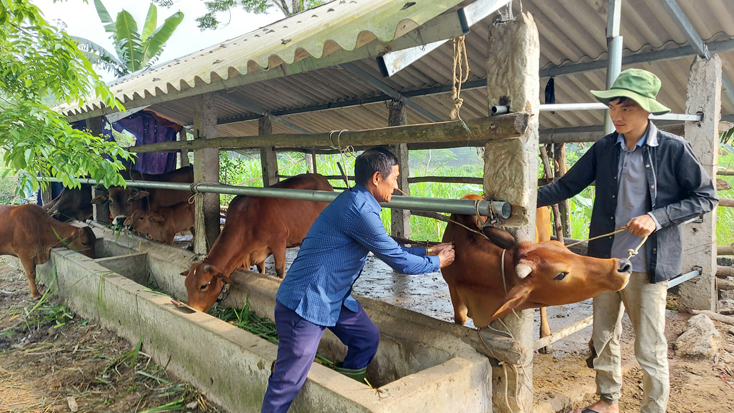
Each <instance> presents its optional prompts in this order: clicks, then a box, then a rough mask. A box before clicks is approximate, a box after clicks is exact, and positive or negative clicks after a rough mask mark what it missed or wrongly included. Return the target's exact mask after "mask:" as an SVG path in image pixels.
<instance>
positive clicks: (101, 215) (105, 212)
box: [44, 116, 110, 225]
mask: <svg viewBox="0 0 734 413" xmlns="http://www.w3.org/2000/svg"><path fill="white" fill-rule="evenodd" d="M87 129H89V132H90V133H91V134H92V135H94V136H99V135H101V134H102V132H103V131H102V117H101V116H98V117H96V118H90V119H87ZM98 195H107V191H105V190H97V186H96V185H92V199H94V198H95V197H97V196H98ZM44 203H45V201H44ZM92 220H93V221H95V222H97V223H99V224H102V225H109V224H110V204H109V203H108V202H104V203H101V204H92Z"/></svg>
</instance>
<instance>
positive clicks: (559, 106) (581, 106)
mask: <svg viewBox="0 0 734 413" xmlns="http://www.w3.org/2000/svg"><path fill="white" fill-rule="evenodd" d="M606 109H609V106H607V105H605V104H603V103H600V102H592V103H552V104H543V105H540V111H541V112H561V111H571V110H606ZM490 112H491V113H492V115H500V114H505V113H509V112H510V107H509V106H492V108H491V110H490ZM650 119H655V120H683V121H688V122H700V121H701V115H698V114H696V115H688V114H685V113H668V114H665V115H650Z"/></svg>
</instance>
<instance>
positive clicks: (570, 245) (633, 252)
mask: <svg viewBox="0 0 734 413" xmlns="http://www.w3.org/2000/svg"><path fill="white" fill-rule="evenodd" d="M624 231H629V229H628V228H627V227H622V228H620V229H618V230H616V231H612V232H608V233H606V234H602V235H598V236H596V237H592V238H589V239H587V240H586V241H593V240H595V239H599V238H604V237H607V236H609V235H614V234H619V233H620V232H624ZM582 242H584V241H583V240H582V241H577V242H574V243H573V244H568V245H566V248H571V247H573V246H575V245H579V244H581V243H582ZM645 242H647V237H644V238H642V241H641V242H640V244H639V245H638V246H637V248H634V249H632V248H630V249H628V250H627V254H628V256H627V259H630V258H632V257H634V256H635V255H637V253H638V252H639V251H640V248H642V246H643V245H645Z"/></svg>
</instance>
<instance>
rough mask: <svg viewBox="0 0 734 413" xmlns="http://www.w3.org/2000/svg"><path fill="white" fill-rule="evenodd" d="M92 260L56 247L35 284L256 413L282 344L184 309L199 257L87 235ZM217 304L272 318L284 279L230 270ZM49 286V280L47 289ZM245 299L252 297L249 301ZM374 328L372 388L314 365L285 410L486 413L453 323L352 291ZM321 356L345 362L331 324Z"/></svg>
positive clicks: (479, 362)
mask: <svg viewBox="0 0 734 413" xmlns="http://www.w3.org/2000/svg"><path fill="white" fill-rule="evenodd" d="M94 231H95V233H96V235H97V237H98V241H97V245H96V249H97V256H98V257H100V258H98V259H96V260H92V259H89V258H87V257H85V256H83V255H81V254H78V253H74V252H70V251H69V250H67V249H54V250H53V251H52V254H51V260H50V261H49V262H48V263H47V264H45V265H42V266H38V269H37V272H38V274H39V279H40V280H39V281H41V282H42V283H43V284H45V285H46V286H47V287H48V286H49V285H51V283H54V286H58V288H59V292H58V294H60V295H61V296H62V297H63V298H65V299H66V300H67V302H68V304H69V306H70V307H71V308H73V309H74V310H75V311H76V312H77V313H79V314H81V315H82V316H84V317H87V318H92V319H95V320H98V321H99V323H100V324H101V325H102V326H103V327H106V328H108V329H110V330H112V331H115V332H116V333H117V334H118V335H120V336H121V337H124V338H126V339H127V340H129V341H130V342H131V343H137V342H138V340H141V338H142V343H143V351H145V352H146V353H148V354H150V355H151V356H152V357H153V359H154V360H155V361H156V362H157V363H159V364H160V365H164V366H167V368H168V370H169V371H170V372H171V373H173V374H174V375H176V376H177V377H179V378H181V379H183V380H186V381H189V382H191V383H192V384H194V385H195V386H196V387H197V388H199V389H200V390H202V391H205V392H206V393H207V394H208V396H209V397H211V399H212V400H214V401H215V402H217V403H219V404H221V405H222V406H224V407H225V408H227V409H228V410H230V411H232V412H258V411H260V406H261V403H262V399H263V395H264V394H265V389H266V387H267V380H268V376H269V375H270V369H271V364H272V363H273V361H274V360H275V358H276V354H277V346H276V345H275V344H272V343H270V342H269V341H267V340H264V339H261V338H259V337H257V336H255V335H253V334H251V333H248V332H246V331H244V330H241V329H239V328H237V327H235V326H233V325H231V324H229V323H227V322H224V321H221V320H219V319H217V318H215V317H213V316H210V315H209V314H205V313H202V312H199V311H193V310H189V309H179V308H177V307H175V306H174V305H173V304H172V303H171V298H170V297H169V296H167V295H163V294H161V293H159V292H156V291H154V290H152V289H151V287H155V289H156V290H162V291H165V292H166V293H167V294H170V295H173V296H175V297H179V298H181V299H184V300H185V299H186V289H185V287H184V277H183V276H181V275H180V273H181V272H182V271H184V270H186V269H188V267H189V266H190V263H191V262H192V261H193V260H194V259H195V258H196V257H195V256H194V254H192V253H190V252H188V251H185V250H182V249H178V248H173V247H169V246H167V245H162V244H158V243H154V242H150V241H147V240H145V239H142V238H139V237H135V236H132V235H126V234H123V235H121V236H118V235H119V234H115V233H113V232H112V231H109V230H105V229H99V228H97V229H95V230H94ZM231 278H232V279H233V281H234V286H233V288H231V291H230V294H229V296H228V297H227V299H226V300H225V301H224V303H223V304H224V305H226V306H230V307H239V308H242V306H243V305H244V303H245V301H246V300H248V301H249V308H250V310H251V311H254V312H255V313H256V314H257V315H258V316H260V317H267V318H269V319H271V320H272V318H273V309H274V307H275V294H276V292H277V289H278V286H279V284H280V281H279V280H278V279H277V278H275V277H273V276H264V275H261V274H258V273H254V272H250V271H242V270H238V271H236V272H235V273H234V274H233V276H232V277H231ZM52 288H54V289H55V287H52ZM248 297H249V298H248ZM359 300H360V302H361V303H362V305H363V306H364V308H365V310H366V311H367V313H368V314H369V315H370V317H371V318H372V320H373V321H374V322H375V324H376V325H377V326H378V328H379V329H380V332H381V337H380V346H379V350H378V353H377V356H376V357H375V360H374V362H373V363H372V364H371V365H370V367H369V369H368V372H367V379H368V380H369V382H370V383H371V385H372V386H373V388H370V387H369V386H367V385H364V384H360V383H358V382H356V381H354V380H352V379H349V378H347V377H346V376H343V375H341V374H339V373H336V372H335V371H333V370H331V369H329V368H328V367H325V366H322V365H320V364H318V363H314V365H313V367H312V368H311V371H310V373H309V375H308V380H307V381H306V384H305V386H304V387H303V390H302V391H301V393H300V395H299V396H298V397H297V398H296V400H295V401H294V403H293V406H292V408H291V410H290V411H292V412H326V411H338V412H346V411H348V412H359V411H364V412H392V411H462V412H467V413H468V412H489V411H491V410H492V399H491V397H492V396H491V394H492V391H491V390H492V389H491V386H492V383H491V366H490V362H489V359H488V358H487V357H486V356H485V355H483V354H480V353H479V352H478V351H477V350H475V347H474V346H472V345H470V344H469V343H467V340H466V338H464V339H462V338H461V337H459V336H457V335H456V328H460V327H458V326H455V325H452V324H450V323H446V322H443V321H439V320H435V319H432V318H430V317H427V316H424V315H422V314H418V313H415V312H412V311H409V310H405V309H402V308H399V307H395V306H392V305H389V304H385V303H381V302H378V301H374V300H371V299H368V298H361V297H360V298H359ZM319 351H320V353H321V354H323V355H324V356H326V357H328V358H329V359H331V360H335V361H339V360H342V359H343V357H344V355H345V354H346V347H345V346H344V345H342V344H341V342H340V341H339V340H338V339H337V338H336V336H334V335H333V334H332V333H331V332H330V331H328V330H327V331H326V334H325V335H324V338H323V339H322V341H321V345H320V347H319Z"/></svg>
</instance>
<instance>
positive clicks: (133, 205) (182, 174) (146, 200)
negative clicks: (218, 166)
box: [92, 166, 194, 225]
mask: <svg viewBox="0 0 734 413" xmlns="http://www.w3.org/2000/svg"><path fill="white" fill-rule="evenodd" d="M136 179H137V178H136ZM138 180H142V181H155V182H179V183H192V182H194V168H192V167H189V166H186V167H183V168H180V169H176V170H175V171H171V172H166V173H162V174H158V175H149V174H142V178H141V179H138ZM190 197H191V193H190V192H188V191H177V190H173V189H155V188H151V189H148V190H147V191H139V190H138V189H137V188H134V187H127V188H122V187H119V186H113V187H110V189H109V193H108V195H107V196H104V195H100V196H98V197H96V198H94V199H93V200H92V203H93V204H101V203H104V202H107V201H109V202H110V215H112V217H113V220H112V222H113V223H114V224H117V225H122V224H123V222H124V221H125V219H126V218H127V217H128V216H130V215H132V213H133V212H135V211H136V210H138V209H145V210H147V211H155V210H156V209H158V208H159V207H169V206H171V205H175V204H178V203H179V202H183V201H188V199H189V198H190Z"/></svg>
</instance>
